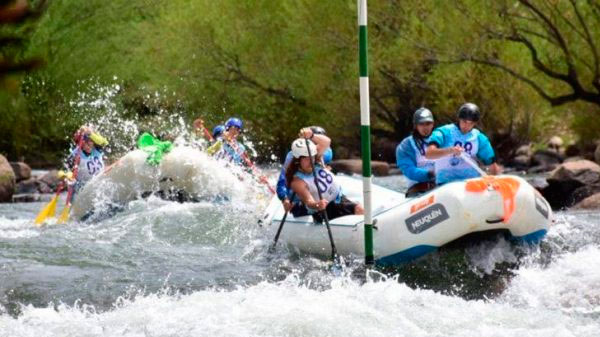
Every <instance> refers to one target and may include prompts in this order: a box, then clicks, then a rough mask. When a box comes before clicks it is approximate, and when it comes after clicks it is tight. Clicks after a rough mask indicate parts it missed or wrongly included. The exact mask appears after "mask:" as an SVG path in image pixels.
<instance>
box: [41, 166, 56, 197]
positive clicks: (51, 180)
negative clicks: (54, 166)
mask: <svg viewBox="0 0 600 337" xmlns="http://www.w3.org/2000/svg"><path fill="white" fill-rule="evenodd" d="M38 180H39V183H40V192H42V193H52V191H53V190H56V187H57V186H58V183H60V179H58V171H57V170H50V171H48V173H46V174H44V175H43V176H41V177H40V178H39V179H38ZM43 185H46V186H48V187H49V188H50V192H45V191H42V186H43Z"/></svg>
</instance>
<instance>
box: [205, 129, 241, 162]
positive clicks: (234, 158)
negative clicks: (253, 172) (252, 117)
mask: <svg viewBox="0 0 600 337" xmlns="http://www.w3.org/2000/svg"><path fill="white" fill-rule="evenodd" d="M243 129H244V124H243V122H242V120H241V119H239V118H235V117H232V118H229V119H228V120H227V122H226V123H225V131H223V132H222V133H221V134H220V135H218V136H220V137H218V138H216V141H215V143H214V144H213V145H211V146H210V147H209V148H208V149H206V152H207V153H208V154H209V155H214V156H215V157H216V158H217V159H223V160H226V161H229V162H232V163H235V164H237V165H240V166H243V165H244V162H245V160H244V157H245V156H246V148H245V147H244V145H243V144H241V143H239V142H238V141H237V138H238V136H239V135H240V133H241V132H242V131H243ZM214 131H218V130H214Z"/></svg>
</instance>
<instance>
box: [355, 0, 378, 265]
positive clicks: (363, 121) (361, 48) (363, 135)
mask: <svg viewBox="0 0 600 337" xmlns="http://www.w3.org/2000/svg"><path fill="white" fill-rule="evenodd" d="M367 63H368V62H367V0H358V65H359V74H360V139H361V152H362V174H363V202H364V206H365V226H364V227H365V264H367V265H373V264H374V263H375V260H374V257H373V219H372V216H371V208H372V207H371V125H370V123H371V121H370V116H369V114H370V107H369V74H368V66H367Z"/></svg>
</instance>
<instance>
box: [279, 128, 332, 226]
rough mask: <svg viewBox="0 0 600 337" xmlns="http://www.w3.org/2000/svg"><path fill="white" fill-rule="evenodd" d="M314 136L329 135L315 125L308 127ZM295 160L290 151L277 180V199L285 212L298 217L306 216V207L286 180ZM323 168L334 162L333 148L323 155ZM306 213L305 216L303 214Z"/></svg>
mask: <svg viewBox="0 0 600 337" xmlns="http://www.w3.org/2000/svg"><path fill="white" fill-rule="evenodd" d="M308 128H309V129H310V130H311V131H312V132H313V134H314V135H327V132H326V131H325V129H323V128H322V127H320V126H317V125H314V126H309V127H308ZM293 159H294V155H293V153H292V151H289V152H288V153H287V155H286V156H285V161H284V162H283V167H282V168H281V172H280V173H279V179H278V180H277V197H278V198H279V200H281V203H282V204H283V208H284V209H285V211H286V212H287V211H290V210H291V211H292V214H293V215H294V216H296V217H298V216H302V215H306V214H307V213H305V212H306V207H304V205H302V203H301V202H300V199H298V198H297V197H296V196H295V195H292V192H291V191H290V189H288V186H287V185H288V183H287V179H286V178H285V171H286V169H287V167H288V166H289V165H290V163H291V162H292V160H293ZM322 159H323V163H321V164H322V165H323V166H325V165H327V164H329V163H330V162H331V161H332V160H333V150H332V149H331V147H328V148H327V149H326V150H325V152H324V153H323V157H322ZM303 213H304V214H303Z"/></svg>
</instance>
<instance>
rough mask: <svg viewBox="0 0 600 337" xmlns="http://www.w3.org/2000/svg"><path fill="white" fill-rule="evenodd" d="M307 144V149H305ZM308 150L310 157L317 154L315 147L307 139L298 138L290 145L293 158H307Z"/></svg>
mask: <svg viewBox="0 0 600 337" xmlns="http://www.w3.org/2000/svg"><path fill="white" fill-rule="evenodd" d="M307 143H308V146H309V148H307V147H306V144H307ZM309 149H310V154H311V156H314V155H316V154H317V146H316V145H315V143H313V142H312V141H310V140H308V139H304V138H298V139H296V140H295V141H294V142H293V143H292V154H293V155H294V158H300V157H303V156H304V157H309V155H308V150H309Z"/></svg>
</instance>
